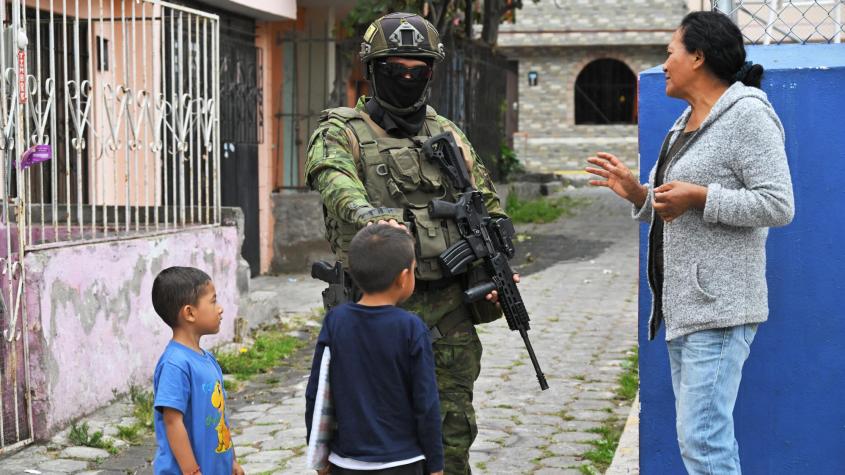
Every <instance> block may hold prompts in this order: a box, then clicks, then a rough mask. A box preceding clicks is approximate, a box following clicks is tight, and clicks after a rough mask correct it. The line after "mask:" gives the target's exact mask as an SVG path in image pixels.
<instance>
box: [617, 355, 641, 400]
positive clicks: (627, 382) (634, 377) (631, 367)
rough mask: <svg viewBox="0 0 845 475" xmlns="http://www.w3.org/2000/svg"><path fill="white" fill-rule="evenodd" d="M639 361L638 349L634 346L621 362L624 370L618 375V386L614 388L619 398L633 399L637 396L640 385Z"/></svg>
mask: <svg viewBox="0 0 845 475" xmlns="http://www.w3.org/2000/svg"><path fill="white" fill-rule="evenodd" d="M639 361H640V354H639V349H638V348H637V347H634V349H633V350H631V352H630V353H629V354H628V357H627V358H625V360H624V361H623V362H622V368H623V370H624V371H623V372H622V374H621V375H620V376H619V387H618V388H617V389H616V395H617V396H618V397H619V399H622V400H625V401H633V400H634V398H635V397H636V396H637V390H639V387H640V369H639Z"/></svg>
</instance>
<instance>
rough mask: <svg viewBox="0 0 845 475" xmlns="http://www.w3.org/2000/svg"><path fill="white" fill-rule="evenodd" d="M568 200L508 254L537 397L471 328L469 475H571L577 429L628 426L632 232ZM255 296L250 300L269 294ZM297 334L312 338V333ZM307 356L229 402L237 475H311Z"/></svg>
mask: <svg viewBox="0 0 845 475" xmlns="http://www.w3.org/2000/svg"><path fill="white" fill-rule="evenodd" d="M568 193H569V194H571V195H575V196H579V197H587V198H589V199H590V200H592V202H591V204H590V205H589V206H586V207H583V208H581V209H579V210H578V213H577V215H576V216H574V217H572V218H568V219H562V220H559V221H558V222H556V223H554V224H551V225H529V226H520V227H519V231H520V232H527V233H528V234H530V235H531V236H532V237H531V239H528V240H524V241H523V243H522V244H520V249H521V254H520V255H519V256H518V258H520V259H521V260H522V261H524V264H523V265H520V266H519V267H518V268H519V269H520V272H522V273H523V275H524V277H523V281H522V284H520V289H521V291H522V293H523V296H524V298H525V300H526V303H527V307H528V311H529V313H530V315H531V318H532V321H531V325H532V327H531V331H530V332H529V335H530V337H531V340H532V343H533V344H534V348H535V350H536V352H537V356H538V358H539V360H540V364H541V366H542V368H543V370H544V372H545V374H546V377H547V379H548V382H549V386H550V389H549V390H548V391H540V389H539V386H538V384H537V381H536V379H535V377H534V373H533V370H532V368H531V365H530V361H529V360H528V356H527V354H526V352H525V349H524V347H523V344H522V340H521V338H520V337H519V335H518V334H517V333H515V332H510V331H509V330H508V328H507V324H506V322H505V321H504V320H499V321H497V322H494V323H491V324H488V325H485V326H482V327H480V330H479V331H480V334H481V339H482V342H483V343H484V348H485V349H484V356H483V360H482V371H481V376H480V378H479V380H478V382H477V384H476V391H475V397H476V408H477V419H478V438H477V440H476V442H475V445H474V446H473V450H472V453H471V458H472V464H473V469H474V473H484V474H487V473H489V474H579V473H581V472H580V471H579V467H580V465H582V464H583V463H584V462H583V461H582V460H580V459H579V455H580V454H581V453H583V452H584V451H587V450H590V449H591V448H592V446H591V445H589V444H587V443H586V441H588V440H594V439H596V438H597V437H598V435H597V434H594V433H591V432H589V429H591V428H594V427H598V426H599V425H601V422H602V421H603V420H605V419H607V418H608V417H610V416H615V417H617V418H619V419H622V420H624V419H625V418H626V417H628V414H629V411H630V405H628V404H625V405H622V406H620V405H618V404H617V402H616V401H615V400H614V392H613V391H614V389H615V388H616V381H617V378H618V376H619V374H620V373H621V372H622V367H621V363H622V361H623V360H624V359H625V356H626V353H627V352H628V351H629V350H631V349H632V348H633V347H634V346H635V345H636V301H637V300H636V299H637V225H636V224H635V223H634V222H633V221H631V220H630V216H629V213H630V211H629V208H628V207H627V206H625V205H624V203H622V202H621V200H618V199H616V198H615V197H614V196H612V195H610V194H609V192H607V190H593V189H579V190H574V191H569V192H568ZM528 252H531V253H533V255H532V256H526V255H525V254H526V253H528ZM283 279H285V281H284V282H283V283H284V284H285V286H286V290H285V293H287V292H291V295H294V296H296V297H297V299H296V302H303V304H302V306H303V307H305V308H303V309H302V310H303V313H306V312H308V311H309V310H311V309H312V308H313V307H316V306H318V305H319V303H320V300H319V292H318V290H319V287H315V286H314V285H313V283H312V282H310V280H309V279H308V278H307V277H306V276H297V277H295V279H296V281H288V280H287V277H285V278H283ZM280 283H281V281H280ZM297 283H300V284H302V285H301V286H300V285H296V284H297ZM263 284H268V282H264V283H263ZM263 284H262V286H261V287H260V288H257V289H256V290H257V291H261V292H276V290H275V289H274V288H273V286H272V285H263ZM268 289H269V290H268ZM301 289H305V290H301ZM302 292H310V294H304V293H302ZM259 296H260V295H259ZM263 297H265V298H266V299H275V297H274V296H271V295H269V294H263ZM258 300H261V299H258ZM312 302H313V303H312ZM297 305H299V304H297ZM294 310H295V309H294ZM291 311H293V310H291ZM283 315H287V309H286V310H285V311H283V312H281V313H280V314H279V316H283ZM305 328H306V330H309V331H310V332H312V333H311V334H312V335H313V334H314V332H316V331H317V330H318V323H317V322H314V321H311V323H308V324H306V326H305ZM312 351H313V349H312V348H311V347H309V348H306V349H303V350H301V351H300V352H299V353H298V354H296V355H294V356H292V357H291V358H289V359H288V360H286V362H285V365H284V366H282V367H279V368H276V369H275V370H274V371H273V372H272V373H271V374H266V375H262V376H260V377H258V378H256V379H255V380H253V381H251V382H249V383H248V384H247V385H246V386H245V387H244V388H243V389H242V390H241V391H239V392H238V393H235V394H232V395H230V401H229V403H228V407H227V408H228V409H229V410H230V418H231V421H232V429H233V432H234V435H233V437H234V440H235V447H236V450H237V453H238V456H239V458H240V459H241V462H242V464H243V465H244V468H245V469H246V472H247V473H249V474H256V473H273V474H296V475H302V474H307V473H311V472H310V471H309V470H307V469H306V467H305V465H304V450H305V427H304V419H303V417H304V416H303V414H304V403H305V401H304V391H305V384H306V379H307V371H308V366H309V365H310V359H311V353H312ZM46 451H47V449H46V448H45V447H44V446H38V447H31V448H28V449H26V450H25V451H24V452H23V453H21V454H18V455H16V456H14V459H15V460H16V461H17V462H20V461H22V460H26V459H27V457H30V456H33V455H36V454H41V455H38V456H42V457H43V456H46V455H44V453H45V452H46ZM127 453H128V454H131V456H127V455H125V454H127ZM48 455H50V457H53V458H56V454H48ZM151 458H152V447H151V446H149V445H146V446H141V447H132V448H130V449H129V450H127V451H126V452H125V453H124V454H121V455H119V456H117V457H111V458H109V459H107V460H105V461H104V462H103V463H102V464H100V465H96V464H94V463H91V462H85V463H84V464H79V463H75V462H78V461H77V460H72V459H70V458H68V459H62V460H64V462H55V463H52V464H51V465H49V469H48V467H45V466H39V467H41V468H39V470H42V473H82V472H80V471H81V470H91V469H92V468H94V467H99V469H100V470H103V471H101V472H97V471H93V472H86V473H108V474H116V473H150V471H149V463H148V460H149V459H151ZM7 462H8V458H7V460H0V473H4V474H5V473H20V472H19V471H7V470H6V467H8V465H4V464H6V463H7ZM48 462H49V461H45V462H44V463H48ZM133 463H134V465H133ZM63 464H64V465H63ZM82 465H84V467H83V466H82ZM16 467H22V465H16ZM632 473H633V472H632Z"/></svg>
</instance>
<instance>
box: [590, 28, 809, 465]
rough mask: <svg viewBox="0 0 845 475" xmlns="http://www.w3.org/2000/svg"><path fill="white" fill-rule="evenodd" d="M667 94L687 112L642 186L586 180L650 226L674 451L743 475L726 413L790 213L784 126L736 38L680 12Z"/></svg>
mask: <svg viewBox="0 0 845 475" xmlns="http://www.w3.org/2000/svg"><path fill="white" fill-rule="evenodd" d="M663 71H664V73H665V76H666V94H667V95H668V96H671V97H675V98H679V99H683V100H685V101H687V103H689V107H688V108H687V110H686V111H685V112H684V113H683V114H682V115H681V117H680V118H678V120H677V121H676V122H675V125H674V126H673V127H672V129H671V130H670V131H669V133H668V135H667V137H666V139H665V141H664V143H663V147H662V150H661V152H660V156H659V159H658V162H657V165H656V166H655V167H654V169H653V170H652V171H651V174H650V177H649V182H648V184H647V185H641V184H640V183H639V180H638V179H637V178H636V177H634V175H633V174H632V173H631V171H630V170H628V169H627V168H626V167H625V166H624V165H623V164H622V163H621V162H620V161H619V160H618V159H617V158H616V157H614V156H613V155H610V154H607V153H599V154H598V156H597V157H591V158H589V159H588V161H589V162H590V163H591V164H593V165H595V166H596V167H595V168H594V167H588V168H587V169H586V171H587V172H589V173H592V174H594V175H597V176H598V177H600V178H602V179H598V180H592V181H590V184H591V185H594V186H604V187H608V188H610V189H611V190H613V191H614V192H615V193H616V194H618V195H619V196H621V197H622V198H625V199H626V200H628V201H630V202H631V203H633V205H634V217H635V218H637V219H641V220H644V221H649V222H650V223H651V229H650V232H649V269H648V270H649V284H650V285H651V289H652V292H653V295H654V299H653V302H654V304H653V306H652V312H651V318H650V320H649V339H654V335H655V333H656V332H657V329H658V327H659V325H660V323H661V322H664V323H665V325H666V341H667V344H668V347H669V359H670V366H671V370H672V388H673V390H674V393H675V408H676V414H677V431H678V442H679V444H680V449H681V456H682V458H683V460H684V465H685V466H686V468H687V471H688V472H689V473H691V474H719V475H725V474H739V473H741V469H740V462H739V449H738V446H737V442H736V439H735V437H734V427H733V408H734V403H735V402H736V396H737V392H738V390H739V382H740V379H741V376H742V366H743V364H744V363H745V360H746V358H747V357H748V354H749V351H750V346H751V342H752V341H753V339H754V335H755V333H756V331H757V325H758V324H759V323H761V322H764V321H766V319H767V317H768V300H767V289H766V275H765V274H766V253H765V246H766V236H767V234H768V228H769V227H771V226H783V225H786V224H788V223H789V222H790V221H791V220H792V217H793V215H794V203H793V196H792V182H791V179H790V175H789V167H788V164H787V160H786V152H785V150H784V131H783V127H782V125H781V123H780V120H779V119H778V117H777V115H776V114H775V112H774V110H773V109H772V106H771V104H770V103H769V102H768V100H767V98H766V94H765V93H764V92H762V91H761V90H760V89H759V87H760V80H761V77H762V75H763V68H762V67H761V66H760V65H752V64H751V63H747V62H745V48H744V46H743V41H742V35H741V33H740V31H739V29H738V28H737V27H736V25H734V24H733V23H732V22H731V21H730V19H729V18H728V17H726V16H724V15H722V14H720V13H715V12H695V13H691V14H689V15H687V16H686V17H685V18H684V20H683V21H682V22H681V26H680V28H678V30H677V31H675V33H674V35H673V37H672V42H671V43H670V44H669V46H668V57H667V59H666V62H665V63H664V64H663Z"/></svg>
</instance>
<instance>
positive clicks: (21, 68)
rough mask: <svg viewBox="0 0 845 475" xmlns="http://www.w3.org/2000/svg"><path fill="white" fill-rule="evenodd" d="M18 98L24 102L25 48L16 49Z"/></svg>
mask: <svg viewBox="0 0 845 475" xmlns="http://www.w3.org/2000/svg"><path fill="white" fill-rule="evenodd" d="M18 100H19V101H20V103H21V104H25V103H26V50H18Z"/></svg>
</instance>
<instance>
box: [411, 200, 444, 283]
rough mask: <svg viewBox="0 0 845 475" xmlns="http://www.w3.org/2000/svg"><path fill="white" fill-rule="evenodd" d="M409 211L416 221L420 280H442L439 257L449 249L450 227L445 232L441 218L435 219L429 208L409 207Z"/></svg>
mask: <svg viewBox="0 0 845 475" xmlns="http://www.w3.org/2000/svg"><path fill="white" fill-rule="evenodd" d="M407 212H408V213H409V214H410V215H411V216H410V217H411V218H412V219H413V221H414V226H413V229H414V241H416V254H417V272H416V277H417V279H420V280H440V279H442V278H443V271H442V270H441V268H440V262H439V261H438V258H439V257H440V254H442V253H443V251H445V250H446V249H448V247H449V245H450V242H451V239H450V238H451V236H450V234H451V233H450V232H449V229H448V227H447V229H446V230H445V232H444V229H443V226H442V225H441V221H440V220H433V219H431V217H430V216H429V215H428V209H427V208H421V209H420V208H409V209H407Z"/></svg>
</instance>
